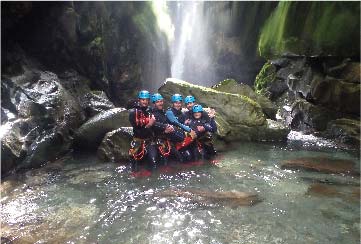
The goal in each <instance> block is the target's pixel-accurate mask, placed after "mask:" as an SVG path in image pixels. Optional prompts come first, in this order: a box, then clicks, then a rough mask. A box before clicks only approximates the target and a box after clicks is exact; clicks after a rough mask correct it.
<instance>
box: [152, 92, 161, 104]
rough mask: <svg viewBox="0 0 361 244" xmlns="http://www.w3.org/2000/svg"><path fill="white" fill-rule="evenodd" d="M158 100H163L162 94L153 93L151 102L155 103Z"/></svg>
mask: <svg viewBox="0 0 361 244" xmlns="http://www.w3.org/2000/svg"><path fill="white" fill-rule="evenodd" d="M159 100H163V97H162V95H160V94H159V93H155V94H153V95H152V103H155V102H157V101H159Z"/></svg>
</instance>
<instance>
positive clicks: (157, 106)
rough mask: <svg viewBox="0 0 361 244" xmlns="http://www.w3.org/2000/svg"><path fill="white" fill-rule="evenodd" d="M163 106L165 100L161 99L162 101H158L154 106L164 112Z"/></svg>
mask: <svg viewBox="0 0 361 244" xmlns="http://www.w3.org/2000/svg"><path fill="white" fill-rule="evenodd" d="M163 104H164V101H163V99H161V100H158V101H156V102H155V103H154V106H155V107H156V109H159V110H162V109H163Z"/></svg>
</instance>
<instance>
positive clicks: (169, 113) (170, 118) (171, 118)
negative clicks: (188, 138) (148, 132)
mask: <svg viewBox="0 0 361 244" xmlns="http://www.w3.org/2000/svg"><path fill="white" fill-rule="evenodd" d="M165 115H166V116H167V119H168V121H169V122H170V123H171V124H174V125H177V126H179V127H180V128H182V129H183V130H185V131H187V132H190V131H191V128H190V127H189V126H186V125H184V124H181V123H179V121H178V120H177V118H176V117H175V116H174V114H173V112H172V111H170V110H168V111H167V112H166V113H165Z"/></svg>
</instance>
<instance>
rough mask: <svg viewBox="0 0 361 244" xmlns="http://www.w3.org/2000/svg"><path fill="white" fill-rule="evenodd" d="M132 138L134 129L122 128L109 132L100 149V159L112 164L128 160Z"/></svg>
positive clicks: (98, 153)
mask: <svg viewBox="0 0 361 244" xmlns="http://www.w3.org/2000/svg"><path fill="white" fill-rule="evenodd" d="M132 137H133V132H132V127H121V128H119V129H117V130H114V131H111V132H108V133H107V134H106V135H105V136H104V138H103V141H102V142H101V144H100V146H99V148H98V152H97V155H98V158H99V159H101V160H103V161H111V162H119V161H124V160H127V159H128V158H129V155H128V150H129V148H130V142H131V140H132Z"/></svg>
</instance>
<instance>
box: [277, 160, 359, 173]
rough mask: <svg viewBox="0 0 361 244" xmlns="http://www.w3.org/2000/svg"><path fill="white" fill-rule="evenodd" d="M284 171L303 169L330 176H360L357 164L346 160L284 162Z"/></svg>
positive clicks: (282, 165) (282, 166)
mask: <svg viewBox="0 0 361 244" xmlns="http://www.w3.org/2000/svg"><path fill="white" fill-rule="evenodd" d="M281 168H282V169H301V170H309V171H317V172H322V173H330V174H350V175H359V174H360V173H359V172H358V171H357V170H356V168H355V162H353V161H351V160H346V159H333V158H326V157H309V158H296V159H291V160H287V161H285V162H283V163H282V164H281Z"/></svg>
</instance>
